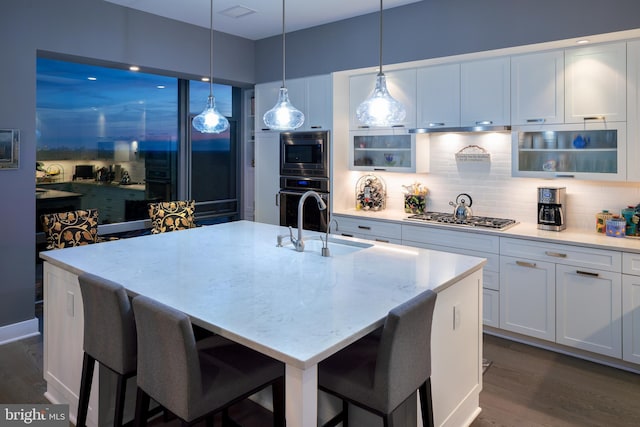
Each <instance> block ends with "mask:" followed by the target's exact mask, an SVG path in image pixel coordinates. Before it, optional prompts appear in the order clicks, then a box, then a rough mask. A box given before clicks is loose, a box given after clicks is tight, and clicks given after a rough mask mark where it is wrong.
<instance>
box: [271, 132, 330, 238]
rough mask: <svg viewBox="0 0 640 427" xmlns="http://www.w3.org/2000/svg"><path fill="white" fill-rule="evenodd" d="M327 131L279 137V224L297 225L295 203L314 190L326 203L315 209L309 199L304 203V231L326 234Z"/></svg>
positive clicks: (327, 213) (286, 133)
mask: <svg viewBox="0 0 640 427" xmlns="http://www.w3.org/2000/svg"><path fill="white" fill-rule="evenodd" d="M329 146H330V141H329V132H328V131H311V132H283V133H281V134H280V194H279V195H280V225H284V226H291V227H294V228H296V227H297V226H298V202H299V201H300V198H301V197H302V195H303V194H304V193H305V192H306V191H308V190H314V191H315V192H317V193H318V194H319V195H320V197H322V199H323V200H324V201H325V203H326V204H327V209H326V210H323V211H320V210H318V206H317V203H316V202H315V200H314V199H313V198H309V199H307V200H306V201H305V204H304V218H303V224H304V228H305V229H307V230H314V231H326V230H327V224H328V223H329V211H330V206H329V188H330V186H329V170H330V165H329V159H330V156H329Z"/></svg>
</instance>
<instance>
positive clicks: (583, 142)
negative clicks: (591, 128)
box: [573, 135, 590, 148]
mask: <svg viewBox="0 0 640 427" xmlns="http://www.w3.org/2000/svg"><path fill="white" fill-rule="evenodd" d="M589 140H590V138H589V137H588V136H582V135H578V136H576V137H575V138H574V139H573V146H574V147H576V148H584V147H586V146H587V144H588V143H589Z"/></svg>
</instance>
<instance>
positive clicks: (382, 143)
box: [349, 131, 428, 172]
mask: <svg viewBox="0 0 640 427" xmlns="http://www.w3.org/2000/svg"><path fill="white" fill-rule="evenodd" d="M420 145H421V147H420V149H418V150H417V149H416V137H415V135H412V134H408V133H406V131H405V132H404V133H389V132H385V131H358V132H352V133H351V138H350V147H349V148H350V149H349V157H350V159H349V169H351V170H362V171H388V172H421V171H423V169H424V168H425V167H424V166H423V165H424V164H425V163H427V164H428V151H426V152H425V149H428V148H426V147H428V146H427V144H420Z"/></svg>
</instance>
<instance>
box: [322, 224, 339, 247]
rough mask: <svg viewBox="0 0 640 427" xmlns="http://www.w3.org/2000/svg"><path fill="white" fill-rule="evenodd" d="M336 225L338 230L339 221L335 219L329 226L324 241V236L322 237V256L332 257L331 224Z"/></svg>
mask: <svg viewBox="0 0 640 427" xmlns="http://www.w3.org/2000/svg"><path fill="white" fill-rule="evenodd" d="M332 222H335V223H336V228H338V221H336V219H335V218H333V219H332V220H331V221H329V224H327V233H326V234H325V237H324V240H322V236H320V240H322V256H331V252H330V251H329V234H330V233H331V223H332Z"/></svg>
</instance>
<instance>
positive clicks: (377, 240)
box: [376, 239, 389, 243]
mask: <svg viewBox="0 0 640 427" xmlns="http://www.w3.org/2000/svg"><path fill="white" fill-rule="evenodd" d="M376 242H382V243H389V241H388V240H384V239H376Z"/></svg>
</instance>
